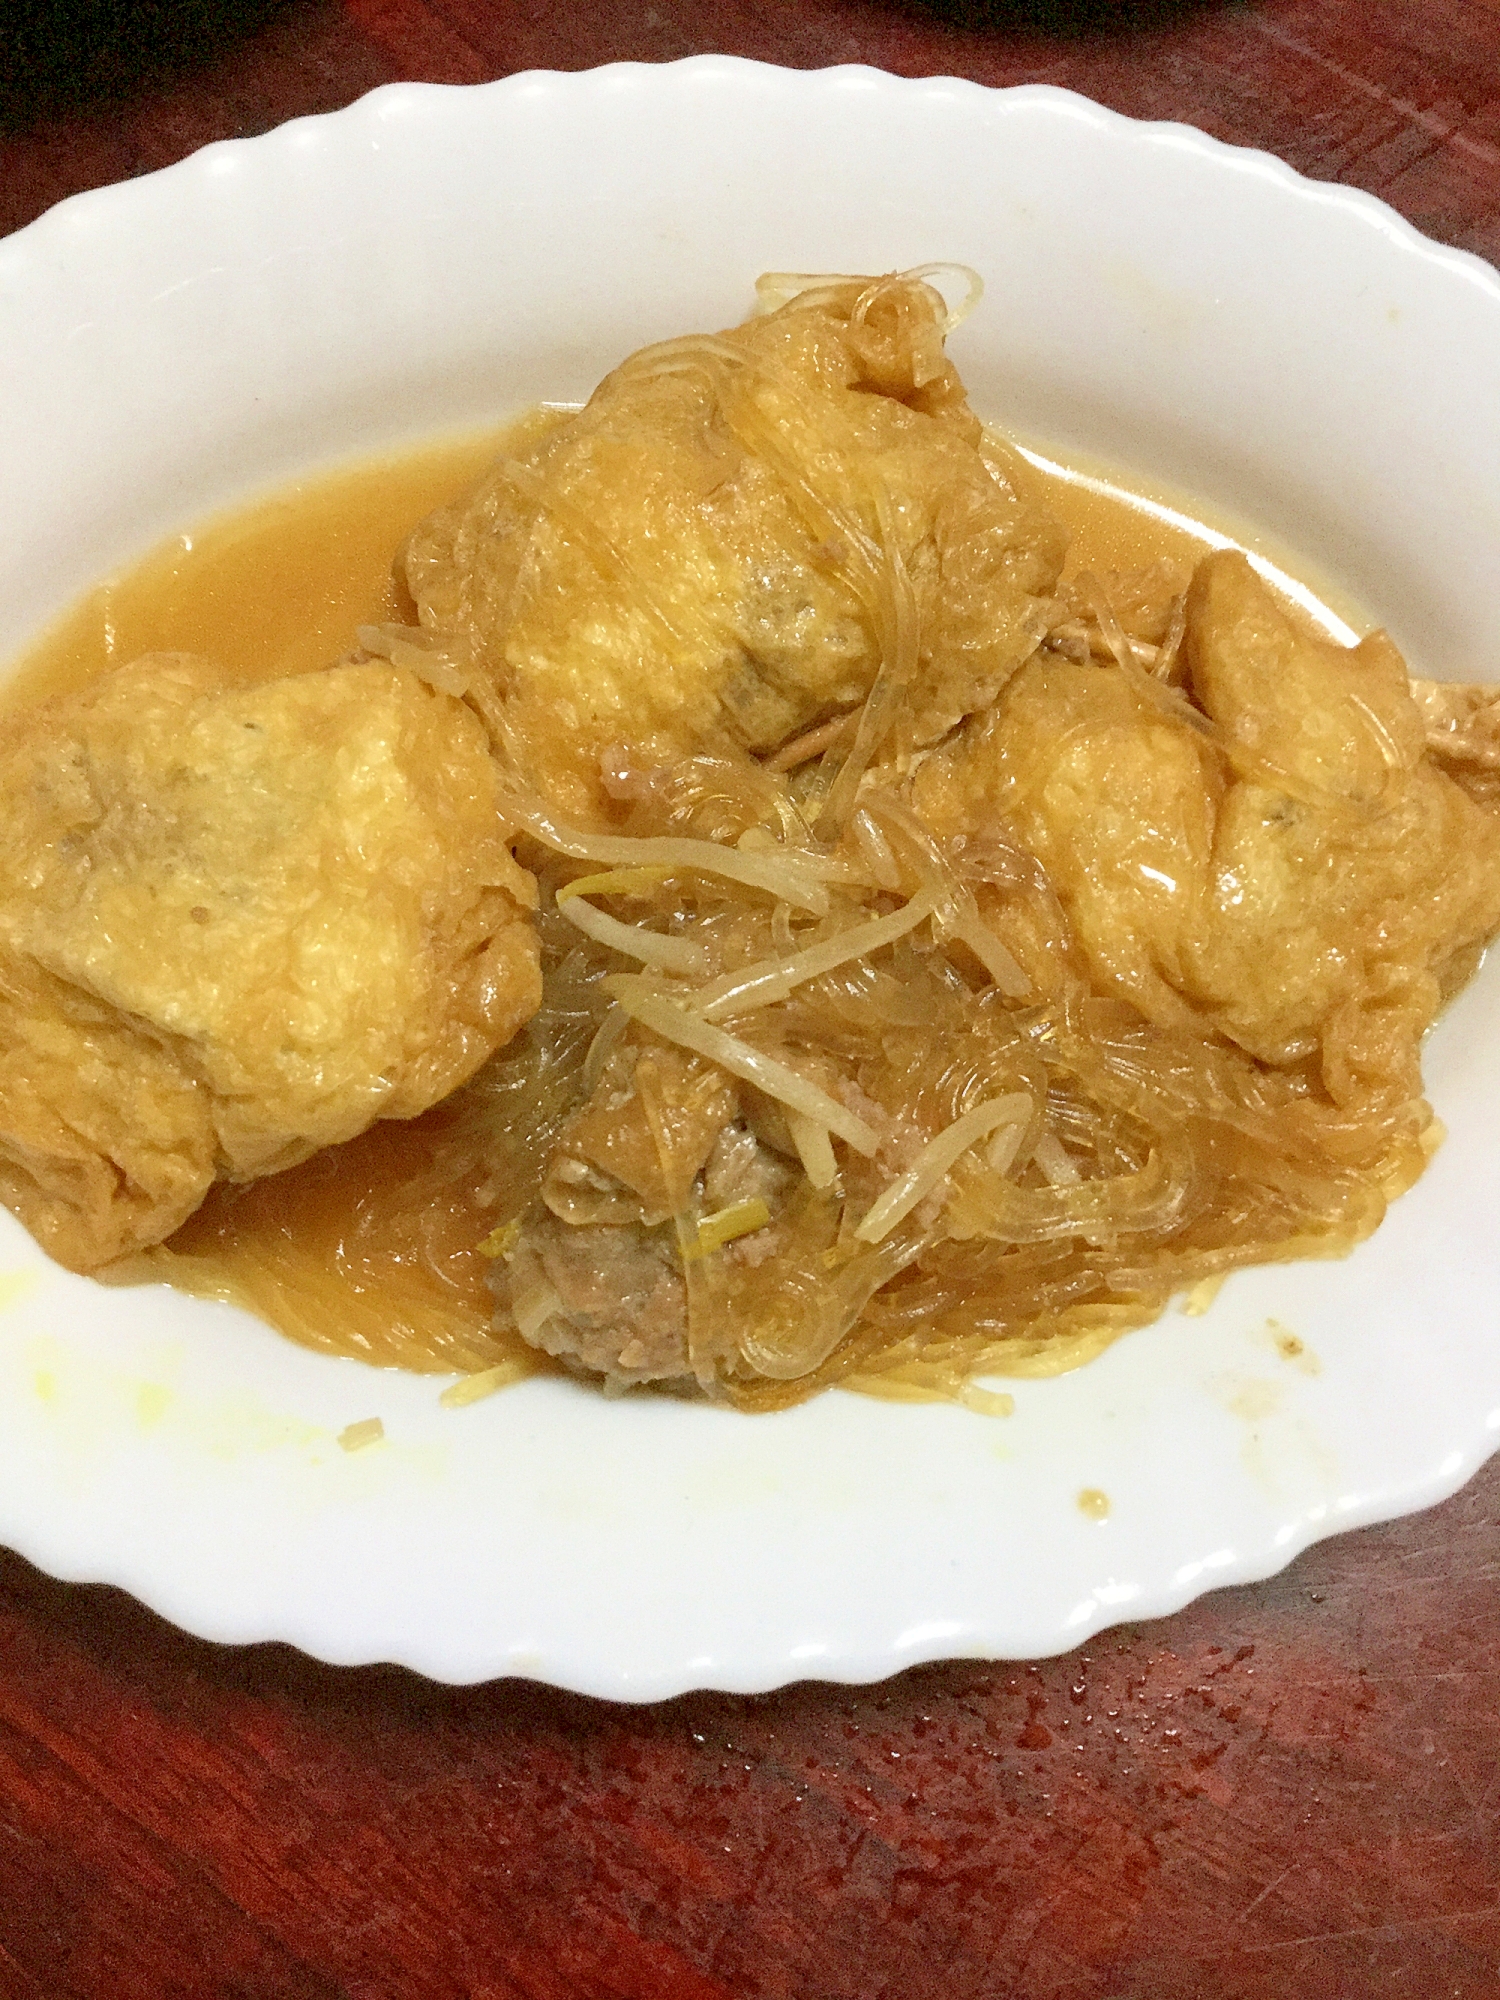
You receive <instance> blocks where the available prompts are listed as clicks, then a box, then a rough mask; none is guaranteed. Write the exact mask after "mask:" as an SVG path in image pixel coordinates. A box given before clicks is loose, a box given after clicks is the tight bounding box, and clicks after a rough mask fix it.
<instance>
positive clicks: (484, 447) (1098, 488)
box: [0, 410, 1353, 1520]
mask: <svg viewBox="0 0 1500 2000" xmlns="http://www.w3.org/2000/svg"><path fill="white" fill-rule="evenodd" d="M566 414H567V413H566V412H565V411H548V410H541V411H534V412H532V413H530V414H529V415H527V416H525V417H522V418H521V419H519V420H518V421H517V422H515V423H513V424H511V425H508V426H506V427H504V428H503V429H497V430H494V431H491V432H487V433H484V434H482V435H477V436H465V437H462V438H457V439H454V438H449V439H446V440H442V441H439V442H435V443H432V444H429V445H426V446H423V447H421V448H418V449H416V450H412V451H408V452H406V453H404V454H403V455H401V456H399V457H383V458H380V459H375V460H370V461H366V462H364V463H361V464H356V465H352V466H344V467H342V468H340V469H338V470H335V471H332V472H328V473H324V474H320V475H317V476H311V477H308V478H305V479H302V480H299V481H297V482H296V483H295V484H293V485H291V486H289V487H286V488H285V489H283V490H281V491H279V492H276V493H274V494H271V495H269V496H267V497H264V498H262V499H260V500H258V501H256V502H253V503H251V504H249V505H247V506H244V507H241V508H238V509H236V510H234V511H232V512H229V513H226V514H223V515H220V516H217V517H215V518H214V519H212V520H209V521H207V522H205V523H202V524H196V525H194V526H192V527H191V528H190V529H189V530H187V531H185V532H184V533H182V534H181V535H179V536H177V537H175V538H173V539H172V540H171V541H169V542H167V543H165V544H163V545H162V546H161V547H160V548H158V549H157V550H155V551H154V552H153V553H152V554H150V555H148V556H147V557H146V558H145V559H144V560H142V561H141V562H139V563H137V564H135V565H134V566H133V567H132V568H130V569H128V570H126V571H124V572H122V573H121V574H120V575H118V576H115V577H111V578H109V579H108V580H107V581H105V582H103V583H101V584H99V585H98V586H96V587H95V588H94V589H93V590H91V591H90V592H89V593H88V594H87V595H86V596H85V597H84V598H83V599H82V601H81V602H80V603H78V604H77V605H76V606H74V607H73V609H71V610H70V611H69V612H67V613H66V614H65V615H64V616H63V617H62V618H60V619H59V620H58V621H57V622H56V624H55V625H54V626H53V627H52V629H51V630H50V631H49V632H48V633H47V634H46V635H45V636H44V637H43V638H42V639H41V641H40V642H39V643H38V644H36V645H35V646H34V647H33V648H32V649H31V650H30V651H29V653H27V654H26V655H25V656H24V657H23V658H22V659H21V660H20V661H19V662H18V663H17V664H16V666H15V667H14V668H13V669H12V671H11V673H10V674H9V676H8V677H7V680H6V684H5V687H4V690H3V694H0V708H3V709H5V710H8V711H11V712H14V711H15V710H16V709H18V708H21V707H24V706H27V705H29V704H30V703H32V702H34V701H37V700H39V699H42V698H43V697H45V696H48V695H52V694H60V693H67V692H71V691H74V690H76V689H78V688H81V687H83V686H86V685H87V684H88V683H89V682H90V681H92V680H94V679H96V678H97V677H98V676H99V675H100V674H103V673H105V672H107V671H108V670H109V669H110V668H111V667H113V666H118V665H123V664H124V663H125V662H126V661H129V660H132V659H135V658H137V657H139V655H141V654H142V653H149V652H157V651H173V652H191V653H198V654H201V655H204V656H206V657H208V658H210V659H214V660H217V661H219V662H220V663H221V664H222V665H223V667H224V669H225V680H226V682H231V681H233V682H243V681H245V680H246V679H252V680H268V679H273V678H276V677H277V676H280V675H283V674H292V673H302V672H307V671H311V670H312V669H314V668H317V667H321V666H324V665H326V664H328V663H329V662H330V661H333V660H337V659H339V658H340V657H342V656H343V655H344V654H346V653H347V652H348V651H349V649H350V648H351V647H352V646H353V645H354V644H355V632H356V628H357V627H358V626H360V625H365V624H377V623H381V622H384V621H386V620H391V619H401V620H410V619H412V618H413V617H414V607H413V606H412V604H411V601H410V599H409V598H408V596H407V594H406V591H405V587H404V585H403V584H402V583H401V582H400V580H399V579H398V578H397V576H396V574H395V571H394V567H393V565H394V560H395V557H396V554H397V552H398V551H399V549H400V548H401V546H402V544H403V542H404V541H405V539H406V537H407V536H408V534H409V533H410V532H411V530H412V528H413V527H415V526H416V524H417V523H418V522H419V521H421V520H422V519H423V518H424V516H426V515H427V514H428V513H430V512H431V511H432V510H433V509H434V508H435V507H438V506H441V505H443V504H444V503H446V502H447V501H450V500H452V499H454V498H456V497H458V496H459V495H461V494H462V493H463V492H464V491H465V490H466V489H467V488H468V487H469V486H470V485H471V484H472V483H473V482H474V480H475V479H476V478H478V476H479V475H480V474H481V472H483V470H484V469H485V467H486V466H487V465H488V464H489V463H490V461H491V460H492V459H493V458H494V457H495V456H496V455H497V453H498V452H499V451H500V450H501V449H502V448H504V447H506V446H509V447H511V448H519V447H522V446H524V445H525V444H527V443H529V442H531V441H532V440H533V439H535V438H536V437H537V436H539V435H540V434H541V433H542V432H543V431H544V430H545V429H547V428H548V427H550V426H551V425H553V424H555V423H557V422H559V421H561V419H562V418H563V417H564V416H565V415H566ZM1026 455H1027V457H1028V459H1029V460H1030V463H1031V464H1032V467H1033V469H1034V472H1035V475H1036V481H1037V485H1038V487H1039V488H1040V489H1041V492H1042V495H1043V497H1045V498H1046V500H1047V501H1048V502H1049V503H1050V504H1051V505H1052V506H1053V507H1054V508H1055V510H1056V511H1057V512H1058V513H1059V514H1060V515H1061V516H1062V518H1063V519H1064V521H1065V522H1066V523H1067V525H1068V526H1069V528H1070V530H1071V532H1072V535H1073V547H1072V551H1071V554H1070V559H1069V564H1068V567H1069V570H1070V572H1074V571H1078V570H1083V569H1095V570H1101V569H1131V568H1137V567H1142V566H1144V565H1146V564H1148V563H1150V562H1152V561H1154V560H1156V559H1157V558H1159V557H1169V558H1175V559H1176V560H1178V561H1183V562H1187V563H1189V564H1191V563H1193V562H1196V561H1197V560H1198V558H1199V557H1200V556H1202V555H1203V554H1205V553H1206V552H1207V551H1208V550H1209V549H1210V548H1216V547H1223V546H1225V545H1226V543H1228V542H1230V541H1231V540H1232V539H1233V538H1232V537H1230V536H1229V535H1227V534H1226V533H1225V532H1223V531H1222V530H1220V529H1218V528H1215V527H1213V526H1211V525H1208V524H1205V523H1204V522H1202V521H1199V520H1196V519H1195V518H1194V517H1193V515H1192V514H1191V512H1190V511H1189V510H1187V509H1186V508H1178V507H1174V506H1171V505H1168V504H1167V503H1166V502H1164V501H1162V500H1161V499H1159V498H1156V497H1153V496H1150V495H1142V494H1140V493H1137V492H1135V491H1133V490H1132V488H1131V487H1130V485H1129V483H1128V481H1127V480H1123V479H1116V478H1115V477H1114V476H1113V475H1110V474H1107V473H1103V472H1100V471H1098V470H1097V469H1095V468H1088V467H1077V466H1068V465H1064V464H1061V463H1060V462H1058V461H1057V460H1054V459H1051V458H1049V457H1047V456H1045V455H1044V454H1042V453H1039V452H1030V451H1029V452H1028V453H1027V454H1026ZM1235 545H1236V546H1243V544H1241V543H1238V542H1236V543H1235ZM1252 555H1253V556H1254V558H1255V559H1256V560H1257V565H1258V567H1260V568H1261V569H1262V572H1263V574H1267V575H1268V577H1269V579H1270V581H1272V583H1273V584H1274V585H1275V586H1276V588H1277V589H1278V591H1279V592H1280V594H1282V595H1283V596H1284V597H1285V598H1287V599H1288V600H1289V601H1291V602H1293V603H1296V604H1297V605H1299V606H1300V607H1301V608H1302V610H1303V611H1304V613H1305V614H1308V615H1310V616H1312V618H1313V619H1314V622H1316V623H1317V624H1319V625H1321V626H1322V627H1323V629H1324V630H1326V631H1329V632H1331V633H1335V634H1337V635H1338V636H1340V637H1346V638H1347V637H1351V636H1353V635H1352V634H1351V633H1350V631H1349V628H1348V627H1347V626H1346V625H1345V624H1344V623H1343V621H1342V620H1341V619H1339V618H1338V617H1337V616H1336V614H1335V613H1334V612H1333V611H1330V610H1327V609H1326V608H1324V607H1322V606H1321V605H1320V603H1319V601H1318V600H1317V599H1316V598H1315V597H1314V596H1313V595H1312V593H1310V592H1309V591H1307V590H1306V589H1305V588H1304V587H1303V586H1302V585H1301V584H1299V583H1297V582H1296V581H1295V579H1294V578H1292V577H1291V575H1290V573H1289V572H1287V571H1285V570H1283V569H1281V568H1279V567H1277V566H1276V564H1275V563H1274V562H1271V561H1269V560H1268V559H1267V557H1266V556H1265V554H1264V552H1259V553H1257V552H1255V551H1253V550H1252ZM485 1076H486V1072H483V1071H482V1072H481V1073H480V1076H479V1077H478V1078H476V1079H475V1081H474V1082H473V1083H471V1084H468V1085H466V1086H465V1087H464V1088H463V1089H462V1090H460V1091H458V1092H456V1093H455V1094H454V1096H453V1097H451V1098H449V1099H448V1100H447V1102H446V1103H444V1104H442V1105H439V1106H437V1107H436V1108H435V1109H433V1110H432V1111H429V1112H427V1113H426V1114H425V1115H424V1116H423V1117H421V1118H417V1119H413V1120H411V1121H410V1122H409V1123H396V1122H389V1123H384V1124H380V1125H377V1126H375V1127H373V1128H372V1130H370V1131H369V1132H367V1133H365V1134H363V1136H361V1137H360V1138H357V1139H354V1140H351V1141H350V1142H349V1143H348V1144H347V1145H344V1146H337V1147H331V1148H329V1149H328V1150H327V1151H325V1152H322V1153H319V1154H317V1155H315V1157H314V1158H312V1159H311V1160H308V1161H307V1162H305V1163H304V1164H303V1165H302V1166H299V1167H294V1168H292V1169H291V1170H290V1171H288V1172H286V1173H281V1174H276V1175H272V1176H270V1177H269V1178H267V1179H265V1180H261V1181H256V1182H253V1183H251V1184H250V1185H249V1186H245V1187H230V1186H227V1185H221V1186H219V1187H216V1188H215V1189H213V1190H212V1191H211V1193H210V1194H209V1197H208V1199H207V1200H206V1201H205V1202H204V1204H203V1206H202V1208H200V1209H199V1211H198V1213H197V1214H196V1215H195V1216H193V1217H192V1219H191V1220H190V1221H189V1222H188V1223H187V1224H185V1226H184V1227H183V1228H182V1229H180V1230H179V1231H178V1232H177V1234H176V1235H175V1236H174V1237H173V1238H172V1239H171V1241H170V1242H169V1243H168V1244H166V1245H163V1246H161V1247H159V1248H158V1249H156V1250H152V1251H148V1252H146V1253H144V1254H143V1255H141V1256H138V1257H136V1258H133V1259H131V1260H129V1262H128V1263H127V1264H124V1265H121V1266H118V1267H116V1268H115V1269H114V1270H113V1271H112V1272H110V1273H108V1274H106V1275H107V1277H108V1278H109V1279H110V1281H112V1282H124V1283H130V1282H139V1281H142V1280H166V1281H167V1282H169V1283H172V1284H175V1285H177V1286H179V1287H180V1288H182V1289H184V1290H187V1291H191V1292H194V1293H196V1294H197V1295H199V1296H201V1297H210V1298H220V1299H226V1300H229V1301H231V1302H233V1303H235V1304H238V1305H242V1306H245V1307H247V1308H248V1309H249V1310H250V1311H252V1312H254V1313H257V1314H259V1316H260V1317H261V1318H263V1319H265V1320H268V1321H269V1322H270V1323H271V1324H272V1325H273V1326H277V1327H279V1328H280V1329H281V1330H282V1331H283V1332H285V1333H287V1334H289V1335H291V1336H292V1337H293V1338H294V1339H297V1340H300V1341H303V1342H305V1343H306V1344H308V1345H309V1346H313V1347H317V1348H320V1349H322V1350H324V1351H325V1352H331V1353H336V1354H352V1355H357V1356H359V1357H360V1358H362V1359H365V1360H368V1361H374V1362H379V1363H384V1364H387V1365H392V1366H398V1367H404V1368H410V1369H419V1370H425V1371H429V1372H448V1373H459V1374H462V1375H465V1376H472V1377H474V1378H476V1379H475V1383H474V1388H473V1392H472V1396H466V1397H463V1398H462V1400H472V1399H473V1397H477V1396H478V1395H480V1394H483V1393H484V1392H485V1391H486V1390H487V1389H488V1388H490V1387H499V1386H500V1385H501V1383H502V1382H504V1381H508V1380H513V1379H515V1378H516V1377H517V1376H519V1375H522V1374H527V1373H530V1372H532V1371H534V1370H538V1369H549V1368H551V1367H552V1366H554V1365H555V1364H553V1363H551V1362H550V1361H549V1360H548V1359H547V1357H545V1356H543V1355H539V1354H537V1353H536V1352H535V1351H534V1350H533V1349H531V1348H529V1347H527V1346H526V1345H525V1344H524V1343H523V1342H522V1341H521V1339H520V1336H519V1335H518V1334H516V1333H514V1332H507V1331H504V1330H498V1329H496V1328H495V1327H493V1326H492V1325H491V1323H490V1322H491V1307H490V1292H489V1288H488V1286H487V1284H486V1282H485V1279H486V1272H487V1269H488V1268H489V1266H488V1260H487V1259H486V1258H485V1257H484V1256H482V1255H481V1254H480V1250H479V1246H480V1244H481V1243H483V1242H484V1241H485V1240H486V1239H488V1238H491V1237H492V1236H493V1233H494V1231H495V1229H496V1227H497V1225H499V1224H502V1223H504V1222H505V1221H506V1220H507V1219H508V1217H507V1212H506V1210H505V1208H504V1206H503V1195H502V1193H500V1192H498V1191H502V1190H504V1188H505V1187H506V1186H507V1184H508V1183H509V1184H514V1183H515V1182H516V1180H517V1179H518V1178H524V1176H518V1175H517V1174H516V1173H515V1172H511V1171H508V1163H507V1161H506V1160H504V1159H500V1160H497V1158H496V1156H495V1151H494V1147H493V1144H492V1143H491V1133H492V1129H493V1127H492V1121H490V1120H487V1119H486V1117H485V1102H484V1090H485ZM509 1164H510V1165H511V1166H513V1165H514V1163H509ZM456 1400H457V1399H456ZM1001 1400H1004V1401H1007V1402H1008V1399H997V1403H998V1402H999V1401H1001ZM355 1428H356V1429H357V1428H359V1427H355ZM361 1441H363V1440H361ZM1078 1504H1079V1506H1080V1508H1081V1509H1082V1510H1083V1511H1084V1512H1085V1513H1086V1514H1088V1515H1089V1517H1090V1518H1091V1519H1095V1520H1103V1519H1104V1518H1105V1516H1106V1515H1107V1513H1108V1511H1109V1501H1108V1499H1107V1498H1106V1496H1105V1495H1104V1494H1102V1493H1100V1492H1098V1491H1097V1490H1096V1489H1093V1488H1090V1489H1088V1490H1087V1491H1085V1492H1084V1493H1082V1494H1080V1495H1079V1499H1078Z"/></svg>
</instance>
